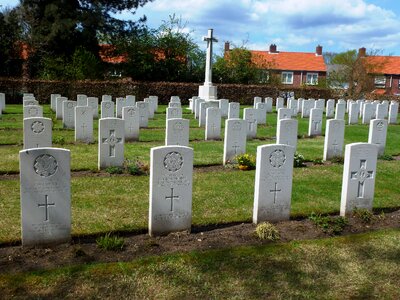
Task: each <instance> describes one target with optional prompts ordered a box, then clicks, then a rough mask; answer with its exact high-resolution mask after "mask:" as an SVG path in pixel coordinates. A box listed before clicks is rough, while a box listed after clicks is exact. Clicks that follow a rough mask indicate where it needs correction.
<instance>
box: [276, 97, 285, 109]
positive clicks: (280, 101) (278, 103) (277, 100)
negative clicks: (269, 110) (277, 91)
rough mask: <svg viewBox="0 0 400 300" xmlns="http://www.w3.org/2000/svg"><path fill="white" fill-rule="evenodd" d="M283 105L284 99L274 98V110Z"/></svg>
mask: <svg viewBox="0 0 400 300" xmlns="http://www.w3.org/2000/svg"><path fill="white" fill-rule="evenodd" d="M284 107H285V99H283V98H281V97H278V98H276V107H275V108H276V111H278V110H279V109H280V108H284Z"/></svg>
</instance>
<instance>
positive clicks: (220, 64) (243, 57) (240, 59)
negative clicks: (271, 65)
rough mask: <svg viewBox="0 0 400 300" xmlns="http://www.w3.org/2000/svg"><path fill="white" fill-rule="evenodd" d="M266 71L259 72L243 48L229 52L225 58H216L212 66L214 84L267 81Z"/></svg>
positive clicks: (250, 55)
mask: <svg viewBox="0 0 400 300" xmlns="http://www.w3.org/2000/svg"><path fill="white" fill-rule="evenodd" d="M266 72H267V70H261V69H259V68H258V67H257V65H256V64H255V63H254V60H253V57H252V53H251V52H250V51H249V50H247V49H246V48H244V47H236V48H233V49H232V50H229V52H228V53H226V54H225V56H220V57H217V59H216V62H215V64H214V73H213V76H214V80H213V81H215V82H224V83H242V84H249V83H253V84H254V83H260V82H263V81H267V78H268V77H269V76H268V74H267V73H266ZM263 77H265V78H263Z"/></svg>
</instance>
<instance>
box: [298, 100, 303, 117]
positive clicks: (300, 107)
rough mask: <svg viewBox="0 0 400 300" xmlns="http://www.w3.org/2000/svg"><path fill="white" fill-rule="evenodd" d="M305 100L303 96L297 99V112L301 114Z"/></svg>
mask: <svg viewBox="0 0 400 300" xmlns="http://www.w3.org/2000/svg"><path fill="white" fill-rule="evenodd" d="M303 101H304V99H303V98H299V99H297V113H298V114H299V113H300V114H301V113H302V112H303Z"/></svg>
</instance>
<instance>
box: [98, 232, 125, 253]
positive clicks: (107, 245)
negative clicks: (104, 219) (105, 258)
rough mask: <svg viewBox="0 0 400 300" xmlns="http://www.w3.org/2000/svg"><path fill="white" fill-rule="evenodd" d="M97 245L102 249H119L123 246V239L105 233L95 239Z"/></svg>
mask: <svg viewBox="0 0 400 300" xmlns="http://www.w3.org/2000/svg"><path fill="white" fill-rule="evenodd" d="M96 244H97V247H99V248H102V249H104V250H112V251H120V250H122V249H123V248H124V245H125V241H124V239H123V238H120V237H118V236H115V235H111V234H110V233H107V234H106V235H105V236H101V237H99V238H97V239H96Z"/></svg>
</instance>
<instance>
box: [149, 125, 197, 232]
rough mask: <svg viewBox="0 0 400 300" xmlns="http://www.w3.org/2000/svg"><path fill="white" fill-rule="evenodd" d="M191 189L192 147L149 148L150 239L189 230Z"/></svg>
mask: <svg viewBox="0 0 400 300" xmlns="http://www.w3.org/2000/svg"><path fill="white" fill-rule="evenodd" d="M170 121H171V120H170ZM192 186H193V149H192V148H189V147H183V146H163V147H156V148H152V149H151V153H150V193H149V199H150V207H149V234H150V235H151V236H156V235H165V234H168V233H171V232H177V231H178V232H179V231H184V230H187V231H190V228H191V224H192Z"/></svg>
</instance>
